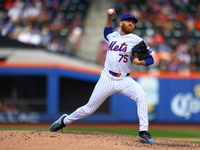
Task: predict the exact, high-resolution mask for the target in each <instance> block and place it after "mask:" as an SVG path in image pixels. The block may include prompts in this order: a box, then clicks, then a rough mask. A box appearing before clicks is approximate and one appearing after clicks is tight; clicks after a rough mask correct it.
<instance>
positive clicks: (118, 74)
mask: <svg viewBox="0 0 200 150" xmlns="http://www.w3.org/2000/svg"><path fill="white" fill-rule="evenodd" d="M109 72H110V74H112V75H113V76H115V77H120V75H121V73H117V72H113V71H110V70H109ZM129 75H130V73H127V74H126V76H129Z"/></svg>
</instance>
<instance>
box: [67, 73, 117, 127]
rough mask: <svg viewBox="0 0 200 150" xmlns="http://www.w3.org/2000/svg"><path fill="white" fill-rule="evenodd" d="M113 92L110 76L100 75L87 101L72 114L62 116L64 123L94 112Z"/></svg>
mask: <svg viewBox="0 0 200 150" xmlns="http://www.w3.org/2000/svg"><path fill="white" fill-rule="evenodd" d="M113 93H114V88H113V84H112V81H111V79H110V78H108V77H106V76H105V77H102V78H101V79H100V80H99V81H98V83H97V84H96V86H95V88H94V90H93V93H92V95H91V97H90V99H89V101H88V103H87V104H86V105H84V106H82V107H79V108H78V109H76V110H75V111H74V112H73V113H72V114H70V115H68V116H67V117H65V118H64V120H63V122H64V124H66V125H68V124H70V123H72V122H74V121H75V120H78V119H81V118H84V117H86V116H89V115H91V114H92V113H94V112H95V111H96V110H97V109H98V108H99V107H100V105H101V104H102V103H103V102H104V101H105V100H106V98H107V97H108V96H110V95H112V94H113Z"/></svg>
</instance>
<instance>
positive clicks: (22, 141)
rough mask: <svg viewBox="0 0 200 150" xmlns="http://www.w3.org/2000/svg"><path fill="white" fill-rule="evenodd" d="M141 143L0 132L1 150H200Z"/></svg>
mask: <svg viewBox="0 0 200 150" xmlns="http://www.w3.org/2000/svg"><path fill="white" fill-rule="evenodd" d="M155 140H156V141H157V144H145V143H141V142H140V141H139V140H138V138H137V137H136V136H131V135H121V134H112V133H102V132H88V131H87V132H86V131H67V132H66V131H63V132H49V131H0V150H8V149H12V150H22V149H24V150H57V149H58V150H64V149H65V150H133V149H134V150H141V149H142V150H147V149H148V150H151V149H154V150H155V149H159V150H166V149H170V150H171V149H172V150H177V149H182V150H188V149H191V150H192V149H194V150H195V149H198V148H199V147H200V144H196V143H189V142H181V141H176V140H169V139H161V138H155Z"/></svg>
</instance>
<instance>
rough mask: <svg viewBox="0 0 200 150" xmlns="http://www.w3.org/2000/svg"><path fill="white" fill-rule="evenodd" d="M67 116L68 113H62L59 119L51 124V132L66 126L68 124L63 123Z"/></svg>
mask: <svg viewBox="0 0 200 150" xmlns="http://www.w3.org/2000/svg"><path fill="white" fill-rule="evenodd" d="M65 117H67V114H64V115H62V116H61V117H60V118H59V119H58V120H56V121H55V122H54V123H53V124H52V125H51V126H50V131H51V132H56V131H59V130H60V129H62V128H64V127H65V126H66V125H65V124H64V123H63V119H64V118H65Z"/></svg>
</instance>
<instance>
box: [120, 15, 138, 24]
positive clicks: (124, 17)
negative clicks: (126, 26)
mask: <svg viewBox="0 0 200 150" xmlns="http://www.w3.org/2000/svg"><path fill="white" fill-rule="evenodd" d="M129 18H131V19H133V20H135V23H137V22H138V20H137V19H136V18H135V16H134V15H133V14H131V13H125V14H124V15H123V16H122V17H121V19H120V21H123V20H125V19H129Z"/></svg>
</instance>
